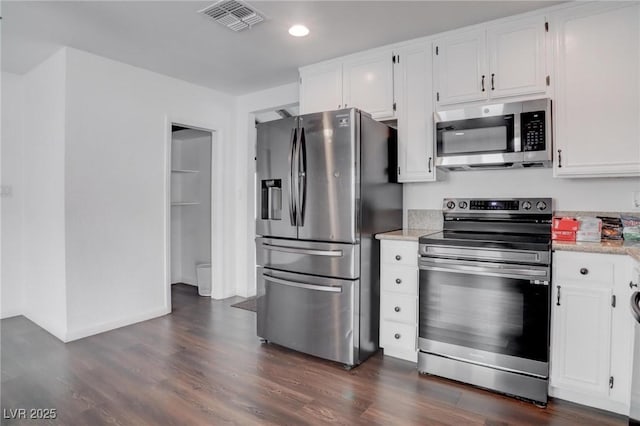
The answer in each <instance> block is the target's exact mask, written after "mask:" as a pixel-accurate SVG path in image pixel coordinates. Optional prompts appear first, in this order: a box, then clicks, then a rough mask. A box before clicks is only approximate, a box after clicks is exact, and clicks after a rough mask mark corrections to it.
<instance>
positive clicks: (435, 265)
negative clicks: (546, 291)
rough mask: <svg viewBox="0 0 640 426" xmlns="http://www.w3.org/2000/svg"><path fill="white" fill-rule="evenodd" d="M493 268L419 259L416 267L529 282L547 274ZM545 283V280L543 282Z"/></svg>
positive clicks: (498, 267)
mask: <svg viewBox="0 0 640 426" xmlns="http://www.w3.org/2000/svg"><path fill="white" fill-rule="evenodd" d="M491 265H494V266H487V265H486V264H485V265H482V266H479V265H473V264H461V263H450V262H447V261H442V260H440V259H428V260H427V259H420V261H419V262H418V267H419V268H420V269H421V270H426V271H438V272H452V273H456V274H475V275H484V276H490V277H508V278H520V279H529V280H538V279H540V278H543V279H545V278H547V277H548V272H547V271H545V270H542V269H533V268H522V267H511V266H508V265H504V264H496V263H492V264H491ZM544 281H546V280H544Z"/></svg>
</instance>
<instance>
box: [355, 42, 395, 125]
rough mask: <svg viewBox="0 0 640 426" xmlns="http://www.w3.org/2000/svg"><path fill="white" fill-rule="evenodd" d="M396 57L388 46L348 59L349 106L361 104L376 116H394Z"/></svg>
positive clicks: (358, 106)
mask: <svg viewBox="0 0 640 426" xmlns="http://www.w3.org/2000/svg"><path fill="white" fill-rule="evenodd" d="M392 58H393V53H392V52H391V50H386V51H383V52H379V53H375V54H367V55H363V56H359V57H357V58H354V59H349V60H347V61H345V62H344V64H343V76H344V80H343V87H344V103H345V105H344V107H345V108H347V107H356V108H359V109H361V110H363V111H366V112H368V113H369V114H371V116H372V117H373V118H374V119H376V120H379V119H388V118H393V117H394V110H393V62H392Z"/></svg>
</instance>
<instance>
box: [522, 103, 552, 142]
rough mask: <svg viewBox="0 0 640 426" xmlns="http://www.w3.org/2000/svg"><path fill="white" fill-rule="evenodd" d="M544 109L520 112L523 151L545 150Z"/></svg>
mask: <svg viewBox="0 0 640 426" xmlns="http://www.w3.org/2000/svg"><path fill="white" fill-rule="evenodd" d="M544 115H545V114H544V111H532V112H523V113H521V114H520V126H521V127H520V128H521V135H520V137H521V141H522V150H523V151H544V150H545V145H546V141H545V133H546V132H545V129H546V126H545V120H544V118H545V117H544Z"/></svg>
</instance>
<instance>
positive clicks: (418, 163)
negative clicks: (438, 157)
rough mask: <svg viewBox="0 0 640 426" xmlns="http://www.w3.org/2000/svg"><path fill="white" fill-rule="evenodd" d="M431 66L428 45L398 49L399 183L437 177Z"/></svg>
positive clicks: (395, 74) (396, 77) (424, 180)
mask: <svg viewBox="0 0 640 426" xmlns="http://www.w3.org/2000/svg"><path fill="white" fill-rule="evenodd" d="M431 66H432V57H431V44H430V43H424V42H422V43H417V44H415V45H411V46H407V47H403V48H402V49H399V50H398V53H397V60H396V69H395V73H394V77H395V81H396V84H395V87H396V102H397V111H396V114H397V117H398V163H399V166H400V170H399V174H398V180H399V181H400V182H428V181H434V180H435V178H436V172H435V167H434V163H435V161H434V160H435V158H434V155H433V85H432V78H431V76H432V74H431Z"/></svg>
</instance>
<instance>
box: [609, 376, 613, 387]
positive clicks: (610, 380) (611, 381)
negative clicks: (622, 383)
mask: <svg viewBox="0 0 640 426" xmlns="http://www.w3.org/2000/svg"><path fill="white" fill-rule="evenodd" d="M609 389H613V376H611V377H609Z"/></svg>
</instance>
